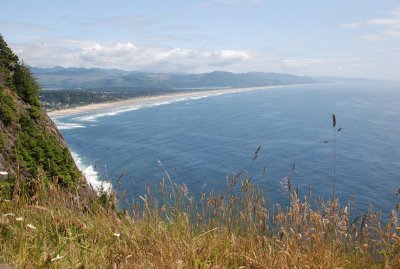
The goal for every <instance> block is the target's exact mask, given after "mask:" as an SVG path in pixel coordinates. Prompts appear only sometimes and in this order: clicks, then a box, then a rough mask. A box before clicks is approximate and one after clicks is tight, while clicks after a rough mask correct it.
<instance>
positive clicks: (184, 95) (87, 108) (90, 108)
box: [47, 86, 281, 118]
mask: <svg viewBox="0 0 400 269" xmlns="http://www.w3.org/2000/svg"><path fill="white" fill-rule="evenodd" d="M277 87H281V86H264V87H251V88H234V89H223V90H204V91H203V90H202V91H189V92H179V93H171V94H164V95H158V96H145V97H137V98H132V99H127V100H121V101H115V102H107V103H98V104H90V105H84V106H78V107H74V108H66V109H60V110H54V111H50V112H47V114H48V115H49V116H50V117H51V118H57V117H63V116H70V115H76V114H82V113H87V112H95V111H106V110H111V109H115V108H122V107H131V106H135V105H143V104H155V103H161V102H170V101H176V100H180V99H183V100H186V99H196V98H202V97H208V96H216V95H221V94H226V93H236V92H246V91H256V90H265V89H270V88H277Z"/></svg>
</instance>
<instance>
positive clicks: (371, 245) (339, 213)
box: [0, 178, 400, 269]
mask: <svg viewBox="0 0 400 269" xmlns="http://www.w3.org/2000/svg"><path fill="white" fill-rule="evenodd" d="M36 183H37V184H36V194H35V195H34V196H33V198H29V199H28V198H25V197H23V196H19V197H17V198H16V197H14V199H10V200H8V199H4V197H2V198H1V200H0V264H8V265H11V266H15V267H18V268H242V269H244V268H400V238H399V236H398V233H399V232H400V227H399V226H398V223H397V217H396V216H397V215H396V214H395V213H396V212H395V211H393V212H392V218H391V220H390V222H389V223H387V224H382V222H380V220H379V216H378V215H376V214H372V213H368V214H365V215H363V216H361V217H360V218H354V217H352V216H350V213H349V212H350V210H349V208H348V207H344V208H343V207H342V208H341V209H340V208H339V206H338V201H336V203H333V202H323V201H320V202H318V203H316V204H313V205H311V204H310V203H309V202H308V201H306V200H304V201H301V202H300V201H299V199H298V198H297V195H296V193H292V194H291V206H290V208H285V209H282V208H280V207H279V206H269V205H268V203H267V202H266V200H265V198H264V197H263V195H262V194H261V192H259V191H258V189H257V188H256V186H254V185H252V184H250V182H249V180H248V179H246V178H244V179H242V180H239V179H238V178H231V179H229V180H228V181H227V188H226V191H225V192H224V193H223V194H215V193H209V194H202V195H201V197H197V200H198V201H199V202H198V203H195V202H194V201H195V200H194V198H193V197H191V196H190V192H189V190H188V189H187V187H186V185H185V184H182V185H177V184H174V185H173V187H172V186H171V185H165V186H164V183H163V182H161V183H160V186H159V188H158V190H157V191H156V192H157V194H155V193H151V192H150V191H149V192H148V193H147V194H146V195H144V196H143V197H142V201H141V203H139V204H137V205H135V206H134V207H133V208H132V209H131V212H129V214H128V213H126V212H122V211H118V210H115V209H113V208H112V207H113V206H112V204H113V203H112V200H113V198H110V197H106V196H103V197H102V198H101V199H98V198H97V197H95V196H86V197H84V196H82V195H78V194H73V193H71V192H65V191H64V190H62V189H60V188H59V187H57V185H52V184H47V186H45V185H44V183H43V184H42V182H40V181H36ZM156 197H159V198H158V199H156Z"/></svg>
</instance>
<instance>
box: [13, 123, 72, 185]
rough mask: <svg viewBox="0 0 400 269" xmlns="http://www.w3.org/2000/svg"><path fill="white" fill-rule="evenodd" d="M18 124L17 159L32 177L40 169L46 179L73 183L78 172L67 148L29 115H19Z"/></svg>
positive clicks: (37, 173) (68, 183)
mask: <svg viewBox="0 0 400 269" xmlns="http://www.w3.org/2000/svg"><path fill="white" fill-rule="evenodd" d="M20 124H21V127H22V130H21V133H20V137H19V139H20V152H19V159H20V161H22V163H23V164H25V165H26V166H27V168H28V171H29V173H30V174H31V175H32V177H33V178H35V177H37V176H38V175H39V174H41V173H40V171H42V172H44V173H45V176H46V177H47V178H48V179H52V178H53V177H58V181H59V182H60V183H63V184H66V185H68V186H72V185H74V183H76V180H77V179H79V174H78V172H77V171H76V169H75V168H74V162H73V159H72V157H71V156H70V155H69V153H68V150H67V149H66V148H63V147H61V146H60V144H59V142H58V141H57V140H56V139H55V138H54V137H53V136H52V135H50V134H49V132H48V131H46V130H41V129H40V128H38V126H37V125H36V123H35V122H34V121H33V120H32V119H31V118H30V117H29V116H26V115H23V116H21V118H20Z"/></svg>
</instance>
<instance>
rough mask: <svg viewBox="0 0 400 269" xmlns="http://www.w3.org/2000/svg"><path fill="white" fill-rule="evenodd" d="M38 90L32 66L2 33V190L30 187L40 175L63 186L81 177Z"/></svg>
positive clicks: (0, 38) (0, 69) (0, 91)
mask: <svg viewBox="0 0 400 269" xmlns="http://www.w3.org/2000/svg"><path fill="white" fill-rule="evenodd" d="M38 91H39V86H38V84H37V82H36V80H35V79H34V78H33V76H32V74H31V72H30V70H29V68H28V67H27V66H26V65H25V64H24V63H23V62H22V61H20V60H19V59H18V57H17V56H16V55H15V54H14V53H13V52H12V51H11V49H10V48H9V47H8V46H7V43H6V42H5V41H4V39H3V37H2V36H1V35H0V131H1V132H0V149H1V153H0V170H1V171H3V172H4V173H7V174H8V176H7V180H6V181H5V182H4V181H2V182H0V191H1V192H2V193H10V192H11V190H13V191H14V193H15V192H16V191H18V190H17V189H18V188H22V187H23V186H24V187H25V188H28V189H29V188H31V187H32V184H33V183H32V182H33V181H34V179H36V178H38V177H41V178H45V179H46V180H48V181H57V182H58V183H59V184H61V185H64V186H75V185H76V183H77V182H80V181H81V180H82V176H81V173H80V172H79V171H78V169H77V168H76V166H75V163H74V161H73V159H72V157H71V155H70V153H69V151H68V148H67V146H66V144H65V142H64V140H63V138H62V136H61V134H60V133H59V132H58V130H57V127H56V126H55V125H54V123H53V122H52V121H51V120H50V118H49V117H48V116H47V115H46V114H45V113H44V112H43V111H42V109H41V107H40V104H39V99H38V96H37V95H38Z"/></svg>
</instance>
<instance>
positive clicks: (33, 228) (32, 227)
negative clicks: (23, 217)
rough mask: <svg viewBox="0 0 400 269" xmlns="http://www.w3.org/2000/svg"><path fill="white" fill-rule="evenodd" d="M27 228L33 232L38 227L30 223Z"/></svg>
mask: <svg viewBox="0 0 400 269" xmlns="http://www.w3.org/2000/svg"><path fill="white" fill-rule="evenodd" d="M26 227H28V228H29V229H32V230H36V227H35V226H33V225H32V224H30V223H28V224H27V225H26Z"/></svg>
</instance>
